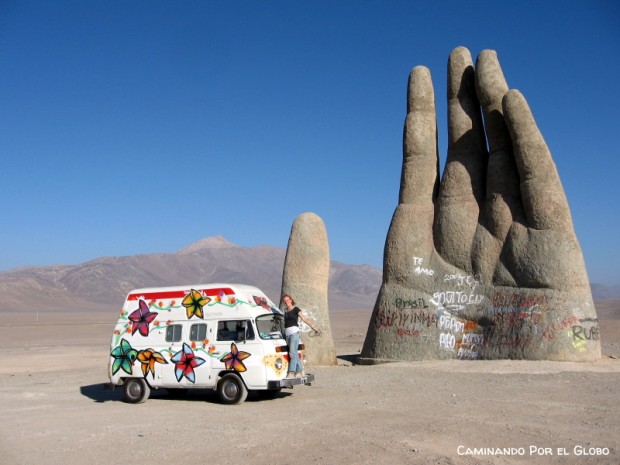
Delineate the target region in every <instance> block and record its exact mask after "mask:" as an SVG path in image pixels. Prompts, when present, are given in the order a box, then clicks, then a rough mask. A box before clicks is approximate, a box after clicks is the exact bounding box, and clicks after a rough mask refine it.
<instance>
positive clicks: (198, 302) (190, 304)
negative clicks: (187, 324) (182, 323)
mask: <svg viewBox="0 0 620 465" xmlns="http://www.w3.org/2000/svg"><path fill="white" fill-rule="evenodd" d="M210 301H211V298H210V297H205V296H203V295H202V294H201V293H200V292H198V291H197V290H196V289H192V290H191V291H190V292H189V294H187V295H186V296H185V297H184V298H183V301H182V302H181V304H182V305H183V306H184V307H185V313H186V314H187V319H188V320H189V319H190V318H191V317H193V316H194V315H196V316H197V317H198V318H204V311H203V310H202V308H203V307H204V306H205V305H207V304H208V303H209V302H210Z"/></svg>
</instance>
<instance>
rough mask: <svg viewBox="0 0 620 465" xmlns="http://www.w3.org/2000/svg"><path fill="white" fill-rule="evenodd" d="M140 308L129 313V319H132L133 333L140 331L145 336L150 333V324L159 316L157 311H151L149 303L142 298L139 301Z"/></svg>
mask: <svg viewBox="0 0 620 465" xmlns="http://www.w3.org/2000/svg"><path fill="white" fill-rule="evenodd" d="M138 305H139V306H138V309H137V310H136V311H135V312H133V313H132V314H131V315H129V317H128V318H129V321H131V334H132V336H133V335H134V334H136V331H139V332H140V334H141V335H142V336H144V337H146V336H148V335H149V324H150V323H151V321H153V320H154V319H155V318H156V317H157V313H156V312H151V311H150V310H149V306H148V305H147V303H146V302H145V301H144V300H142V299H140V301H139V302H138Z"/></svg>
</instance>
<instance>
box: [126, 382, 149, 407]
mask: <svg viewBox="0 0 620 465" xmlns="http://www.w3.org/2000/svg"><path fill="white" fill-rule="evenodd" d="M150 395H151V388H150V387H149V385H148V383H147V382H146V380H145V379H143V378H129V379H128V380H126V381H125V402H129V403H130V404H141V403H142V402H144V401H146V399H148V398H149V396H150Z"/></svg>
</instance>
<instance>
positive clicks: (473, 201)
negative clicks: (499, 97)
mask: <svg viewBox="0 0 620 465" xmlns="http://www.w3.org/2000/svg"><path fill="white" fill-rule="evenodd" d="M487 158H488V155H487V149H486V141H485V136H484V128H483V125H482V115H481V113H480V104H479V102H478V98H477V96H476V85H475V72H474V66H473V62H472V58H471V55H470V53H469V50H467V49H466V48H464V47H458V48H456V49H455V50H454V51H453V52H452V53H451V54H450V59H449V62H448V158H447V162H446V168H445V171H444V174H443V177H442V180H441V186H440V188H439V197H438V210H437V216H436V219H435V228H434V237H435V246H436V248H437V251H438V252H439V253H440V254H441V256H442V257H443V258H444V259H446V260H447V261H448V262H450V263H452V264H453V265H455V266H457V267H459V268H460V269H463V270H466V271H471V269H472V267H471V247H472V242H473V238H474V235H475V232H476V227H477V224H478V216H479V210H480V203H481V202H482V200H483V199H484V196H485V184H486V165H487Z"/></svg>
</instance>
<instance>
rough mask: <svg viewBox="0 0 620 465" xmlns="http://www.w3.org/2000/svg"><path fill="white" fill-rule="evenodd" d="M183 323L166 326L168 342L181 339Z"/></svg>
mask: <svg viewBox="0 0 620 465" xmlns="http://www.w3.org/2000/svg"><path fill="white" fill-rule="evenodd" d="M182 328H183V327H182V326H181V325H170V326H168V327H167V328H166V342H179V341H180V340H181V329H182Z"/></svg>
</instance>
